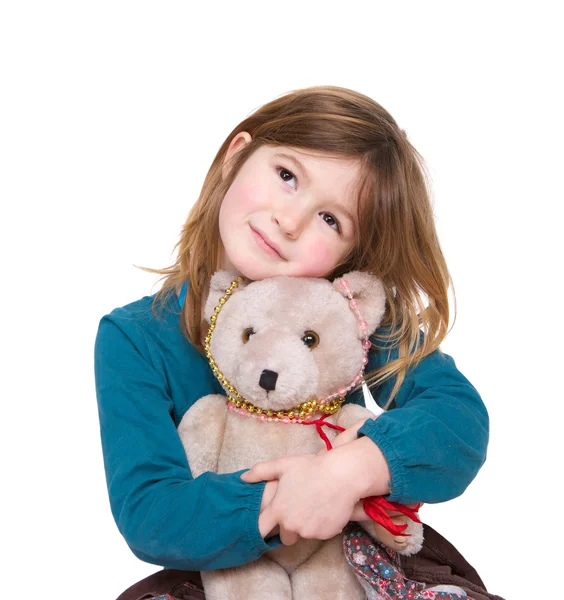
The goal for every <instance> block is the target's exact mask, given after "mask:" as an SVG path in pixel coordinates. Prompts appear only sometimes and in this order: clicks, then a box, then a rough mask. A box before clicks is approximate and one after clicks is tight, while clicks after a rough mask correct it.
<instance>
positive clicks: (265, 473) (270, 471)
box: [241, 458, 283, 483]
mask: <svg viewBox="0 0 564 600" xmlns="http://www.w3.org/2000/svg"><path fill="white" fill-rule="evenodd" d="M282 467H283V461H282V459H279V458H275V459H273V460H267V461H264V462H259V463H257V464H256V465H255V466H254V467H253V468H252V469H250V470H249V471H245V472H244V473H243V474H242V475H241V479H242V480H243V481H246V482H247V483H257V482H259V481H271V480H272V479H280V476H281V474H282Z"/></svg>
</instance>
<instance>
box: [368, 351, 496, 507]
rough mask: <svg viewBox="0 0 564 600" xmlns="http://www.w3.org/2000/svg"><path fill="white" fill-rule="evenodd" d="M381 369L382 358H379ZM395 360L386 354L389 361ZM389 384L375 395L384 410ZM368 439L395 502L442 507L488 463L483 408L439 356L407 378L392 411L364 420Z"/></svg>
mask: <svg viewBox="0 0 564 600" xmlns="http://www.w3.org/2000/svg"><path fill="white" fill-rule="evenodd" d="M378 354H379V356H378V357H377V359H376V361H377V362H376V363H375V364H373V365H372V367H371V368H374V367H376V366H380V364H382V361H383V357H385V356H386V353H385V352H381V353H378ZM392 356H393V354H388V355H387V358H386V360H389V359H390V358H391V357H392ZM393 383H394V380H393V378H391V379H389V380H387V381H385V382H384V383H383V384H382V385H380V386H379V387H377V388H376V389H375V390H373V394H374V396H375V400H376V402H377V403H378V404H379V405H381V406H383V405H384V403H385V402H386V400H387V398H388V397H389V393H390V391H391V388H392V386H393ZM359 435H366V436H368V437H370V438H371V439H372V440H373V441H374V442H375V443H376V444H377V445H378V446H379V448H380V449H381V450H382V452H383V454H384V456H385V458H386V460H387V462H388V466H389V468H390V474H391V482H390V483H391V488H390V489H391V494H389V495H388V496H387V498H388V499H389V500H391V501H399V502H404V503H405V502H418V501H421V502H427V503H435V502H443V501H446V500H450V499H452V498H455V497H457V496H459V495H460V494H462V493H463V492H464V490H465V489H466V488H467V487H468V485H469V484H470V482H471V481H472V480H473V479H474V477H475V476H476V474H477V473H478V471H479V469H480V467H481V466H482V465H483V463H484V461H485V459H486V451H487V445H488V435H489V419H488V413H487V410H486V407H485V405H484V403H483V401H482V399H481V397H480V395H479V394H478V392H477V391H476V389H475V388H474V387H473V386H472V384H471V383H470V382H469V381H468V379H466V377H465V376H464V375H463V374H462V373H461V372H460V371H459V370H458V369H457V367H456V365H455V362H454V360H453V359H452V358H451V357H450V356H448V355H447V354H444V353H443V352H441V351H440V350H436V351H435V352H433V353H432V354H430V355H428V356H427V357H425V358H424V359H423V360H422V361H420V362H419V363H418V365H416V367H415V368H412V370H411V371H410V372H408V374H407V376H406V378H405V380H404V382H403V383H402V386H401V388H400V390H399V392H398V394H397V396H396V399H395V401H394V403H393V405H392V408H391V409H390V410H388V411H386V412H384V413H383V414H382V415H380V416H379V417H378V418H377V419H370V420H368V421H367V422H366V423H365V424H364V425H363V426H362V427H361V429H360V430H359Z"/></svg>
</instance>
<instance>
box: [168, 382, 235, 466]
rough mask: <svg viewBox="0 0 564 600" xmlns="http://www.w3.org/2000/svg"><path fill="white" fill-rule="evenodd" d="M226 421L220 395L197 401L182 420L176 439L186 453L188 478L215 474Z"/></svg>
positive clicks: (205, 397)
mask: <svg viewBox="0 0 564 600" xmlns="http://www.w3.org/2000/svg"><path fill="white" fill-rule="evenodd" d="M226 418H227V404H226V398H225V396H221V395H220V394H211V395H209V396H204V397H203V398H200V399H199V400H198V401H197V402H196V403H195V404H194V405H192V406H191V407H190V408H189V409H188V410H187V411H186V413H185V414H184V416H183V417H182V420H181V421H180V425H179V426H178V435H179V436H180V439H181V441H182V445H183V446H184V450H185V451H186V456H187V458H188V464H189V465H190V471H191V472H192V477H198V476H199V475H201V474H202V473H205V472H206V471H214V472H215V473H217V465H218V461H219V454H220V452H221V446H222V444H223V435H224V432H225V422H226Z"/></svg>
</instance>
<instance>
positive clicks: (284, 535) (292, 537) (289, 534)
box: [280, 525, 300, 546]
mask: <svg viewBox="0 0 564 600" xmlns="http://www.w3.org/2000/svg"><path fill="white" fill-rule="evenodd" d="M299 539H300V536H299V535H298V534H297V533H296V532H295V531H288V530H287V529H284V527H283V526H282V525H280V540H281V541H282V543H283V544H284V546H293V545H294V544H295V543H296V542H297V541H298V540H299Z"/></svg>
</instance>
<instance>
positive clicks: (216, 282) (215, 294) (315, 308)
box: [178, 271, 422, 600]
mask: <svg viewBox="0 0 564 600" xmlns="http://www.w3.org/2000/svg"><path fill="white" fill-rule="evenodd" d="M234 277H235V274H234V273H230V272H225V271H219V272H217V273H216V274H215V275H214V276H213V278H212V280H211V284H210V293H209V297H208V300H207V303H206V306H205V314H207V315H212V314H214V307H215V306H217V305H218V303H219V299H220V298H221V297H222V296H223V295H224V294H225V290H226V288H228V287H229V285H230V283H231V281H232V280H233V279H234ZM345 278H346V280H347V281H348V284H349V288H350V290H351V291H352V293H353V296H354V298H355V299H356V300H357V302H358V307H359V310H360V312H361V314H362V316H363V318H364V320H365V321H366V322H367V323H368V330H369V333H372V332H374V330H375V329H376V328H377V327H378V325H379V323H380V321H381V319H382V316H383V314H384V309H385V294H384V289H383V286H382V284H381V282H380V281H378V280H377V279H376V278H374V277H373V276H371V275H369V274H366V273H361V272H351V273H348V274H347V275H346V276H345ZM248 328H252V329H253V331H254V334H253V335H252V336H251V337H250V339H249V340H248V341H247V342H246V343H245V341H244V340H243V332H244V331H245V330H246V329H248ZM306 331H314V332H316V333H317V334H318V335H319V340H320V341H319V345H318V346H317V347H316V348H314V349H310V348H308V347H307V346H306V345H305V344H304V343H303V341H302V337H303V336H304V333H305V332H306ZM211 352H212V355H213V357H214V360H215V361H216V363H217V365H218V366H219V368H220V370H221V371H222V372H223V374H224V375H225V377H226V378H227V379H228V380H229V381H230V382H231V383H232V384H233V385H234V386H235V388H236V389H237V390H238V391H239V392H240V393H241V395H242V396H243V397H244V398H246V399H247V400H248V401H250V402H252V403H253V404H255V405H257V406H260V407H262V408H263V409H270V408H273V409H279V410H280V409H288V408H292V407H294V406H296V405H297V404H299V403H301V402H304V401H306V400H308V399H311V398H318V399H321V398H324V397H326V396H328V395H330V394H332V393H334V392H336V391H337V390H338V389H339V388H341V387H346V386H347V385H348V384H349V383H350V382H351V381H352V380H353V379H354V377H355V376H356V375H357V373H358V371H359V370H360V367H361V366H362V359H363V356H364V354H363V348H362V333H361V330H360V327H359V324H358V322H357V319H356V317H355V314H354V313H353V311H352V310H351V309H350V307H349V304H348V298H346V295H345V292H344V290H343V289H342V288H341V286H340V285H339V280H336V281H335V282H333V283H330V282H329V281H327V280H325V279H317V278H303V277H299V278H292V277H274V278H272V279H265V280H262V281H255V282H252V283H249V284H246V283H245V282H244V281H242V282H241V283H240V284H239V287H238V288H237V289H236V290H235V291H234V292H233V294H232V296H231V297H230V298H229V300H228V301H227V302H226V303H225V305H224V306H223V308H222V310H221V314H220V315H219V317H218V319H217V322H216V328H215V331H214V333H213V336H212V340H211ZM265 369H267V370H270V371H274V372H276V373H277V374H278V378H277V381H276V387H275V389H274V390H272V391H269V392H267V391H266V390H265V389H263V388H262V387H260V386H259V379H260V376H261V373H262V371H263V370H265ZM373 416H374V415H373V414H372V413H370V412H369V411H368V410H367V409H365V408H364V407H361V406H358V405H354V404H349V405H345V406H343V407H342V408H341V409H340V410H339V411H338V412H337V413H336V414H335V415H332V416H331V417H329V419H328V420H329V421H330V422H332V423H336V424H338V425H341V426H342V427H345V428H348V427H350V426H352V425H353V424H355V423H356V422H357V421H359V420H360V419H362V418H366V417H373ZM178 432H179V435H180V437H181V439H182V443H183V445H184V448H185V450H186V454H187V456H188V461H189V463H190V467H191V470H192V473H193V475H194V477H197V476H198V475H200V474H201V473H203V472H205V471H214V472H217V473H231V472H234V471H238V470H240V469H244V468H250V467H252V466H253V465H254V464H255V463H257V462H259V461H264V460H269V459H271V458H278V457H280V456H289V455H298V454H307V453H316V452H318V451H319V450H321V449H322V448H324V447H325V446H324V443H323V441H322V440H321V439H320V437H319V435H318V434H317V432H316V429H315V427H312V426H309V427H308V426H302V425H283V424H281V423H276V422H272V423H267V422H260V421H258V420H257V419H254V418H245V417H242V416H240V415H238V414H237V413H235V412H229V411H228V410H227V403H226V398H225V396H221V395H210V396H205V397H204V398H201V399H200V400H199V401H198V402H196V403H195V404H194V406H192V407H191V408H190V409H189V410H188V411H187V412H186V414H185V415H184V417H183V419H182V421H181V423H180V425H179V428H178ZM325 432H326V433H327V435H328V437H329V438H330V439H334V437H335V436H336V435H337V432H335V431H334V430H331V429H329V428H325ZM408 525H409V527H408V530H407V532H408V533H411V534H412V535H411V537H408V538H407V541H406V542H403V543H401V544H396V543H395V542H394V539H393V536H392V535H391V534H389V533H388V532H387V531H385V530H384V529H383V528H382V527H380V526H379V525H376V524H374V523H373V522H372V521H370V522H367V523H363V526H364V527H365V529H366V530H367V531H368V532H369V533H370V534H371V535H372V536H373V537H374V538H376V539H379V540H380V541H382V542H383V543H386V544H388V545H391V546H392V547H394V548H395V549H396V550H398V551H400V552H403V553H404V554H412V553H414V552H416V551H418V550H419V549H420V547H421V542H422V526H421V525H420V524H416V523H413V522H411V521H409V522H408ZM202 578H203V581H204V587H205V590H206V598H209V599H210V600H220V599H222V600H223V599H224V598H229V599H237V598H246V599H248V600H254V599H256V600H269V599H272V600H281V599H285V598H288V599H292V600H298V599H304V600H305V599H308V600H313V599H315V598H332V599H335V600H339V599H343V600H345V599H346V600H356V599H357V598H358V599H361V598H365V597H366V595H365V592H364V591H363V589H362V587H361V586H360V584H359V582H358V580H357V579H356V576H355V575H354V572H353V571H352V569H351V568H350V567H349V565H348V564H347V562H346V559H345V556H344V552H343V547H342V536H336V537H335V538H333V539H332V540H328V541H322V540H306V539H300V540H299V541H298V543H296V544H295V545H293V546H281V547H279V548H277V549H276V550H273V551H271V552H267V553H266V554H264V555H263V556H262V557H261V558H259V559H258V560H256V561H254V562H252V563H250V564H247V565H244V566H242V567H236V568H233V569H222V570H219V571H208V572H203V573H202Z"/></svg>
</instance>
